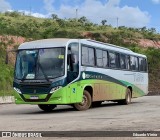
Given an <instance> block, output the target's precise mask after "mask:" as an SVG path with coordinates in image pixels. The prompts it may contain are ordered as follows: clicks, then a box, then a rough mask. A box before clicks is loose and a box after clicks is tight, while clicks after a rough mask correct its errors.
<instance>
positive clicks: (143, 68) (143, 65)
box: [139, 58, 147, 72]
mask: <svg viewBox="0 0 160 140" xmlns="http://www.w3.org/2000/svg"><path fill="white" fill-rule="evenodd" d="M139 70H140V71H143V72H146V71H147V63H146V59H145V58H139Z"/></svg>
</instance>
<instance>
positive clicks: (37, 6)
mask: <svg viewBox="0 0 160 140" xmlns="http://www.w3.org/2000/svg"><path fill="white" fill-rule="evenodd" d="M76 9H77V10H76ZM5 11H20V12H24V13H26V14H31V15H33V16H35V17H42V18H48V17H51V14H57V15H58V17H60V18H66V19H67V18H76V17H77V18H79V17H82V16H85V17H87V19H89V20H90V21H91V22H94V23H97V24H101V21H102V20H104V19H105V20H107V24H110V25H112V26H114V27H116V26H127V27H135V28H141V27H144V26H146V27H147V28H156V30H157V31H158V32H160V0H0V12H5ZM76 11H77V12H76Z"/></svg>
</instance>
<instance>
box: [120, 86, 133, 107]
mask: <svg viewBox="0 0 160 140" xmlns="http://www.w3.org/2000/svg"><path fill="white" fill-rule="evenodd" d="M131 95H132V93H131V90H130V89H129V88H127V90H126V96H125V99H124V100H119V101H118V104H120V105H128V104H130V103H131Z"/></svg>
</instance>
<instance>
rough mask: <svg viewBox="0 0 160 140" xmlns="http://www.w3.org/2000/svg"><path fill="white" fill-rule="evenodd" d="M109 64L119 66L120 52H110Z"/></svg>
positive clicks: (112, 66)
mask: <svg viewBox="0 0 160 140" xmlns="http://www.w3.org/2000/svg"><path fill="white" fill-rule="evenodd" d="M109 64H110V67H111V68H119V66H120V64H119V54H118V53H115V52H109Z"/></svg>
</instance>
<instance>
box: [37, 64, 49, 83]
mask: <svg viewBox="0 0 160 140" xmlns="http://www.w3.org/2000/svg"><path fill="white" fill-rule="evenodd" d="M37 63H38V65H39V67H40V69H41V71H42V73H43V75H44V78H45V79H46V80H47V81H48V82H50V80H49V78H48V76H47V75H46V73H45V72H44V70H43V68H42V66H41V64H40V63H39V62H37Z"/></svg>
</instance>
